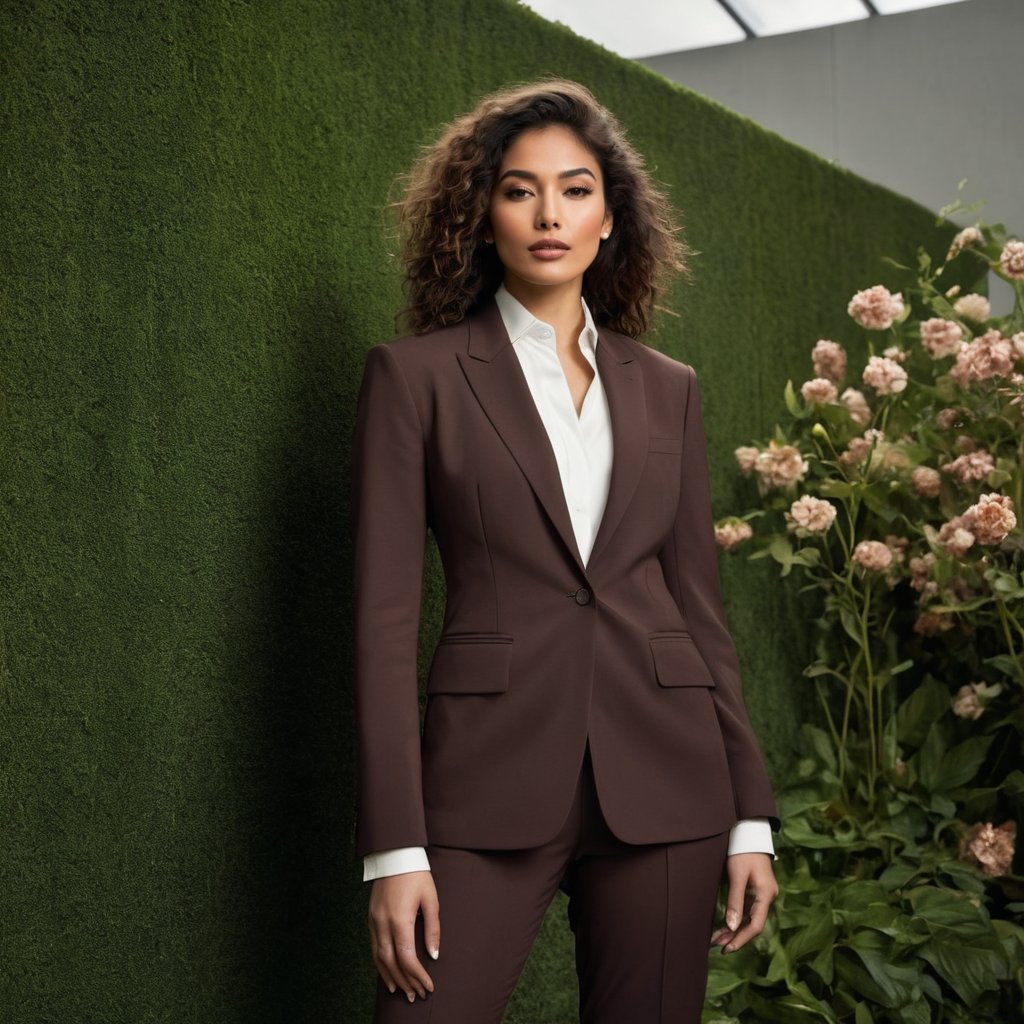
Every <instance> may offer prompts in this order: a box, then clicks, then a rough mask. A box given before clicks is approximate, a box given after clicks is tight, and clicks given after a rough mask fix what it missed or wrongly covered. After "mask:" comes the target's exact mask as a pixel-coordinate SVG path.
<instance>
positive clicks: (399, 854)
mask: <svg viewBox="0 0 1024 1024" xmlns="http://www.w3.org/2000/svg"><path fill="white" fill-rule="evenodd" d="M429 870H430V861H428V860H427V851H426V850H425V849H424V848H423V847H422V846H403V847H401V848H400V849H398V850H381V852H380V853H368V854H367V855H366V856H365V857H364V858H363V881H364V882H372V881H373V880H374V879H375V878H387V877H388V876H389V875H405V874H408V873H409V872H410V871H429Z"/></svg>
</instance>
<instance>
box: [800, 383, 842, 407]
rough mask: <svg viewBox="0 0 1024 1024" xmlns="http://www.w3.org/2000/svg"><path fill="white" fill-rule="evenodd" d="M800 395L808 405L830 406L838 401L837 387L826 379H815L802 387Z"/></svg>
mask: <svg viewBox="0 0 1024 1024" xmlns="http://www.w3.org/2000/svg"><path fill="white" fill-rule="evenodd" d="M800 394H801V395H803V399H804V401H805V402H807V403H808V405H828V404H829V403H830V402H834V401H835V400H836V394H837V393H836V386H835V384H833V383H832V381H830V380H828V379H827V378H825V377H814V378H812V379H811V380H808V381H804V383H803V384H801V385H800Z"/></svg>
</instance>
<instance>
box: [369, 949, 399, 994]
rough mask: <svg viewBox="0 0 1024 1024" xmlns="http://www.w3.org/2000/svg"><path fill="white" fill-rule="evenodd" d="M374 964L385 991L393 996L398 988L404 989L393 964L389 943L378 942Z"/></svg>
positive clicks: (392, 952) (392, 954) (392, 951)
mask: <svg viewBox="0 0 1024 1024" xmlns="http://www.w3.org/2000/svg"><path fill="white" fill-rule="evenodd" d="M374 964H376V966H377V973H378V974H379V975H380V976H381V981H383V982H384V985H385V986H386V988H387V990H388V991H389V992H391V993H392V994H394V992H395V990H396V989H398V988H404V987H406V986H404V980H403V979H402V978H400V977H399V976H398V973H397V972H396V970H395V964H394V948H393V946H392V945H391V943H390V941H387V940H383V939H382V940H380V941H379V942H378V943H377V952H376V953H375V954H374Z"/></svg>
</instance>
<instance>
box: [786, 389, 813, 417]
mask: <svg viewBox="0 0 1024 1024" xmlns="http://www.w3.org/2000/svg"><path fill="white" fill-rule="evenodd" d="M782 400H783V401H784V402H785V403H786V409H787V410H788V411H789V413H790V415H791V416H795V417H796V418H797V419H803V418H804V416H806V415H807V410H806V409H804V408H803V407H802V406H801V405H800V403H799V402H798V401H797V400H796V392H795V391H794V390H793V382H792V381H791V380H787V381H786V387H785V388H784V389H783V392H782Z"/></svg>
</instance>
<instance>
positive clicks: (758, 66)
mask: <svg viewBox="0 0 1024 1024" xmlns="http://www.w3.org/2000/svg"><path fill="white" fill-rule="evenodd" d="M1022 48H1024V2H1022V0H970V2H968V3H959V4H951V5H949V6H945V7H937V8H933V9H930V10H923V11H912V12H908V13H906V14H895V15H889V16H887V17H881V18H871V19H869V20H867V21H859V22H852V23H850V24H846V25H837V26H834V27H832V28H825V29H817V30H814V31H810V32H799V33H794V34H792V35H785V36H773V37H769V38H765V39H751V40H747V41H746V42H743V43H735V44H732V45H729V46H717V47H714V48H711V49H706V50H690V51H686V52H682V53H674V54H666V55H664V56H659V57H650V58H647V59H646V60H644V61H643V62H642V63H644V64H646V65H647V66H648V67H650V68H652V69H654V70H655V71H657V72H659V73H660V74H663V75H665V76H666V77H667V78H671V79H673V80H674V81H677V82H680V83H681V84H683V85H686V86H688V87H689V88H691V89H694V90H696V91H697V92H699V93H702V94H704V95H705V96H708V97H710V98H711V99H714V100H717V101H718V102H719V103H722V104H724V105H725V106H727V107H730V108H731V109H732V110H735V111H737V112H738V113H740V114H743V115H745V116H747V117H749V118H751V119H752V120H754V121H756V122H758V123H759V124H761V125H764V126H765V127H766V128H769V129H770V130H772V131H775V132H778V133H779V134H780V135H782V136H784V137H785V138H787V139H791V140H792V141H794V142H796V143H798V144H800V145H802V146H805V147H806V148H807V149H810V150H812V151H813V152H815V153H818V154H819V155H820V156H823V157H825V158H826V159H827V160H834V161H836V162H837V163H838V164H840V165H841V166H843V167H846V168H848V169H850V170H852V171H855V172H856V173H857V174H860V175H863V176H864V177H865V178H868V179H870V180H872V181H876V182H879V183H880V184H882V185H885V186H887V187H888V188H891V189H893V190H895V191H896V192H900V193H902V194H904V195H907V196H910V197H911V198H913V199H916V200H917V201H918V202H920V203H921V204H922V205H924V206H925V207H927V208H928V209H931V210H939V209H940V208H941V207H942V206H944V205H946V204H947V203H949V202H951V201H952V200H953V199H955V198H956V197H957V195H958V193H957V185H958V184H959V182H960V181H961V179H963V178H967V179H968V182H967V186H966V188H965V190H964V192H963V193H962V194H961V195H962V196H964V197H966V199H967V200H980V199H984V200H987V203H986V205H985V207H984V208H983V209H982V210H981V212H980V216H981V217H982V218H983V219H985V220H987V221H989V222H991V223H999V222H1002V223H1004V224H1005V225H1006V226H1007V228H1008V229H1009V230H1010V231H1013V232H1016V233H1018V234H1020V235H1024V186H1022V182H1024V74H1021V70H1020V68H1021V65H1020V60H1021V51H1022ZM955 219H958V220H960V221H962V222H967V220H968V219H969V218H966V217H958V218H955ZM1008 291H1009V289H1006V292H1007V293H1008ZM993 298H994V299H996V300H997V307H998V306H1000V305H1003V304H1004V302H1005V300H1006V295H1005V294H1004V295H998V296H997V295H996V294H995V290H994V293H993Z"/></svg>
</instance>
